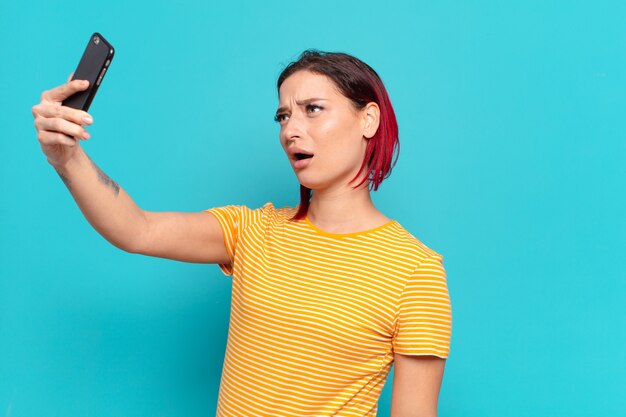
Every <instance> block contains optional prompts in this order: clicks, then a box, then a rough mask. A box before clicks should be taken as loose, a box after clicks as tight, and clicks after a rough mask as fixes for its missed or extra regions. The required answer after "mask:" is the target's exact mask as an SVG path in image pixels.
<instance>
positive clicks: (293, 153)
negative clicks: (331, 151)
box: [287, 147, 313, 162]
mask: <svg viewBox="0 0 626 417" xmlns="http://www.w3.org/2000/svg"><path fill="white" fill-rule="evenodd" d="M287 153H288V154H289V158H290V159H291V160H292V161H296V162H297V161H298V159H297V158H296V154H297V153H305V154H307V155H313V152H309V151H307V150H305V149H301V148H296V147H293V148H289V149H288V150H287ZM309 159H311V158H309ZM303 161H304V159H303Z"/></svg>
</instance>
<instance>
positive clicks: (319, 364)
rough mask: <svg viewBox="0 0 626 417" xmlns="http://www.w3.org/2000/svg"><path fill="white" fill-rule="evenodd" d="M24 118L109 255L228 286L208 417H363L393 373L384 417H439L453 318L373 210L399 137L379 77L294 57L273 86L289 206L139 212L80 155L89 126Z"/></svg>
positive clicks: (74, 115) (438, 259)
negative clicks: (206, 267)
mask: <svg viewBox="0 0 626 417" xmlns="http://www.w3.org/2000/svg"><path fill="white" fill-rule="evenodd" d="M86 87H87V84H86V82H82V81H77V80H75V81H70V82H68V83H67V84H65V85H62V86H60V87H57V88H54V89H52V90H49V91H46V92H44V93H43V94H42V97H41V102H40V103H39V104H37V105H35V106H34V107H33V115H34V117H35V126H36V128H37V131H38V139H39V142H40V144H41V147H42V149H43V151H44V153H45V154H46V156H47V158H48V162H49V163H50V164H51V165H52V166H53V167H54V168H55V170H56V171H57V172H58V174H59V175H60V177H61V178H62V180H63V181H64V182H65V184H66V186H67V187H68V189H69V190H70V192H71V193H72V195H73V197H74V199H75V200H76V202H77V204H78V205H79V207H80V208H81V210H82V212H83V213H84V215H85V217H86V218H87V220H88V221H89V222H90V223H91V224H92V225H93V227H94V228H95V229H96V230H97V231H98V232H99V233H100V234H102V236H104V237H105V238H106V239H107V240H109V241H110V242H111V243H112V244H114V245H116V246H117V247H119V248H121V249H123V250H125V251H128V252H132V253H139V254H144V255H149V256H158V257H163V258H170V259H175V260H179V261H187V262H203V263H217V264H219V267H220V268H221V270H222V271H223V272H224V273H225V274H226V275H232V277H233V296H232V306H231V318H230V328H229V334H228V342H227V348H226V356H225V360H224V368H223V373H222V379H221V384H220V392H219V399H218V410H217V415H218V416H322V415H327V416H330V415H344V416H375V415H376V411H377V401H378V397H379V395H380V392H381V390H382V388H383V385H384V383H385V380H386V378H387V375H388V373H389V370H390V369H391V366H392V364H394V367H395V368H394V380H393V391H392V404H391V417H404V416H436V414H437V399H438V395H439V390H440V386H441V380H442V377H443V370H444V364H445V359H446V358H447V357H448V353H449V346H450V334H451V307H450V299H449V295H448V289H447V284H446V274H445V270H444V267H443V257H442V256H441V255H440V254H438V253H437V252H435V251H433V250H432V249H430V248H428V247H427V246H426V245H424V244H423V243H422V242H421V241H419V240H418V239H416V238H415V237H414V236H412V235H411V234H410V233H409V232H408V231H406V230H405V229H404V228H403V227H402V226H401V225H400V224H399V223H398V222H397V221H395V220H391V219H389V218H387V217H386V216H385V215H383V214H382V213H381V212H380V211H378V210H377V209H376V207H374V204H373V203H372V200H371V198H370V191H371V190H372V189H373V190H376V189H377V187H378V186H379V185H380V183H381V182H382V181H383V179H385V178H386V177H387V176H388V175H389V174H390V172H391V167H392V165H393V162H394V161H392V159H393V156H394V155H396V157H397V148H398V127H397V123H396V119H395V116H394V112H393V108H392V106H391V103H390V101H389V98H388V95H387V92H386V90H385V87H384V86H383V83H382V81H381V80H380V78H379V77H378V75H377V74H376V72H375V71H374V70H373V69H372V68H371V67H369V66H368V65H367V64H365V63H364V62H362V61H360V60H359V59H357V58H355V57H353V56H350V55H347V54H343V53H323V52H318V51H305V52H304V53H303V54H302V55H301V56H300V58H299V59H298V60H297V61H296V62H293V63H291V64H290V65H289V66H287V68H286V69H285V70H284V71H283V72H282V74H281V75H280V77H279V79H278V93H279V104H278V110H277V112H276V121H277V122H278V123H279V124H280V135H279V136H280V143H281V145H282V147H283V149H284V151H285V153H286V155H287V157H288V158H289V161H290V162H291V165H292V167H293V169H294V171H295V174H296V176H297V178H298V181H299V183H300V204H299V205H298V206H297V207H282V208H275V207H274V206H273V204H272V203H270V202H268V203H266V204H265V205H264V206H263V207H260V208H256V209H250V208H248V207H246V206H225V207H215V208H211V209H208V210H204V211H202V212H198V213H172V212H148V211H145V210H142V209H140V208H139V207H137V206H136V205H135V203H134V202H133V200H132V199H131V198H130V197H129V196H128V194H126V192H125V191H124V190H123V189H122V188H121V187H120V186H119V185H118V184H117V183H115V182H114V181H113V180H111V179H110V178H109V177H108V176H107V175H106V174H104V173H103V172H102V171H101V170H100V169H99V168H98V167H97V166H96V165H95V164H94V163H93V162H92V161H91V159H89V157H88V156H87V155H86V153H85V152H84V151H83V150H82V148H81V147H80V145H79V140H81V139H88V138H89V134H88V133H87V131H86V130H85V126H86V125H89V124H91V123H92V119H91V117H90V116H89V115H88V114H87V113H85V112H82V111H79V110H74V109H71V108H67V107H64V106H61V102H62V101H63V100H64V99H65V98H66V97H68V96H70V95H71V94H73V93H75V92H77V91H81V90H83V89H85V88H86Z"/></svg>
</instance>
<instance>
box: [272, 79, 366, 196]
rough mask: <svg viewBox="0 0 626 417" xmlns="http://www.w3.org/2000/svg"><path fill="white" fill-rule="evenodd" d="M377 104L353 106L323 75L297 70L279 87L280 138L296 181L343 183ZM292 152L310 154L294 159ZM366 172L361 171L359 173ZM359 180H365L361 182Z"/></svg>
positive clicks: (355, 165) (357, 159)
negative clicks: (358, 107)
mask: <svg viewBox="0 0 626 417" xmlns="http://www.w3.org/2000/svg"><path fill="white" fill-rule="evenodd" d="M377 110H378V106H377V105H376V104H375V103H369V104H368V105H367V106H366V107H365V108H364V109H361V110H358V109H356V108H355V107H354V104H353V103H352V101H351V100H350V99H348V98H347V97H345V96H343V95H342V94H341V92H340V91H339V90H338V89H337V87H336V86H335V84H334V82H333V81H332V80H331V79H330V78H328V77H326V76H325V75H321V74H315V73H312V72H309V71H298V72H296V73H294V74H292V75H290V76H289V77H288V78H287V79H286V80H285V81H284V82H283V84H282V85H281V87H280V90H279V104H278V111H277V112H276V120H277V121H278V123H279V124H280V143H281V145H282V147H283V150H284V151H285V153H286V154H287V157H288V158H289V162H290V163H291V166H292V168H293V170H294V172H295V174H296V176H297V177H298V181H299V182H300V184H302V185H304V186H305V187H308V188H310V189H313V190H318V191H319V190H334V189H347V188H348V187H352V186H354V185H356V184H358V183H359V182H360V180H361V178H359V180H358V181H357V182H354V183H352V184H349V182H350V180H351V179H352V178H354V176H355V175H356V174H357V173H358V171H359V168H360V167H361V163H362V161H363V158H364V157H365V149H366V146H367V141H368V139H369V138H370V137H371V136H373V133H375V129H374V132H373V133H372V132H371V130H372V127H373V126H372V125H373V124H375V125H376V126H375V128H377V127H378V124H377V123H378V121H377V114H378V113H377ZM294 152H298V153H306V154H310V155H313V156H312V157H311V158H308V159H301V160H298V158H297V155H295V154H294ZM362 175H366V172H364V173H362ZM364 185H365V186H366V185H367V183H365V184H364Z"/></svg>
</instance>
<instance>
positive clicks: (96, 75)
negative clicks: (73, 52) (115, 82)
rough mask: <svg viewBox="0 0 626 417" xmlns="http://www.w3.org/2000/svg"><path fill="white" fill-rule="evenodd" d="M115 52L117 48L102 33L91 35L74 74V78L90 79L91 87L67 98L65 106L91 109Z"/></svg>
mask: <svg viewBox="0 0 626 417" xmlns="http://www.w3.org/2000/svg"><path fill="white" fill-rule="evenodd" d="M114 53H115V49H113V47H112V46H111V44H110V43H109V42H107V40H106V39H104V37H103V36H102V35H101V34H99V33H97V32H96V33H94V34H93V35H91V38H89V43H88V44H87V47H86V48H85V52H84V53H83V57H82V58H81V59H80V62H79V63H78V67H77V68H76V71H74V75H73V76H72V80H88V81H89V88H88V89H86V90H85V91H79V92H78V93H76V94H73V95H71V96H70V97H68V98H66V99H65V100H64V101H63V105H64V106H68V107H73V108H75V109H80V110H84V111H87V110H89V106H90V105H91V102H92V101H93V98H94V97H95V96H96V92H97V91H98V87H100V84H101V83H102V79H103V78H104V74H105V73H106V71H107V68H109V65H111V61H112V60H113V54H114Z"/></svg>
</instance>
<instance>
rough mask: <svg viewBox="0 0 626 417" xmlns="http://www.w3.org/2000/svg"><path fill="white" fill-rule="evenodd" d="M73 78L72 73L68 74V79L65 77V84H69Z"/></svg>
mask: <svg viewBox="0 0 626 417" xmlns="http://www.w3.org/2000/svg"><path fill="white" fill-rule="evenodd" d="M73 76H74V73H73V72H71V73H70V76H69V77H67V81H66V83H69V82H70V81H72V77H73Z"/></svg>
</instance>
